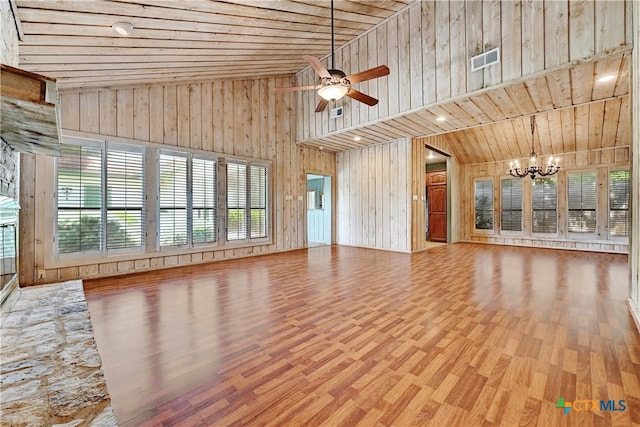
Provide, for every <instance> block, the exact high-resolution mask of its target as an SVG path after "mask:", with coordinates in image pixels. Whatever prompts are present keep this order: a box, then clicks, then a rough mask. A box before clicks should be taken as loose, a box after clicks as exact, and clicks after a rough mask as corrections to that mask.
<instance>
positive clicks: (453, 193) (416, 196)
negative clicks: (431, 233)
mask: <svg viewBox="0 0 640 427" xmlns="http://www.w3.org/2000/svg"><path fill="white" fill-rule="evenodd" d="M427 146H429V147H430V148H435V149H436V150H438V151H440V152H442V153H444V154H447V155H449V156H451V159H450V160H449V161H448V163H447V193H448V199H449V203H448V204H447V217H448V221H449V224H450V225H451V227H450V230H449V232H448V238H447V240H448V241H449V242H451V243H453V242H457V241H459V240H460V239H461V238H462V236H461V235H460V227H459V226H458V224H459V223H460V219H461V215H460V213H461V210H460V206H459V197H458V191H460V184H461V182H462V174H461V166H460V164H459V163H458V161H457V159H456V158H455V156H453V153H452V152H451V147H449V145H448V143H447V141H446V139H445V138H443V137H442V136H441V135H435V136H429V137H424V138H414V139H413V140H412V142H411V162H412V164H411V188H412V190H411V191H412V196H411V197H412V202H411V251H413V252H415V251H420V250H424V249H426V248H427V244H426V242H427V241H426V239H425V227H426V206H425V198H426V182H425V178H426V175H425V170H426V167H425V160H426V155H427V153H426V147H427Z"/></svg>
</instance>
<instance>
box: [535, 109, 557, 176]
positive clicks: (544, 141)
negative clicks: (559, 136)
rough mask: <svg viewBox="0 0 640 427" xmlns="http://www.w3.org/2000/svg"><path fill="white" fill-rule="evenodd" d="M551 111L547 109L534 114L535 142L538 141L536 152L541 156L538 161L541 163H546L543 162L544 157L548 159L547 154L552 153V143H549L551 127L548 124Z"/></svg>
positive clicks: (544, 160)
mask: <svg viewBox="0 0 640 427" xmlns="http://www.w3.org/2000/svg"><path fill="white" fill-rule="evenodd" d="M552 113H553V112H552V111H547V112H545V113H542V114H540V115H538V116H536V131H537V136H536V142H537V143H538V146H537V147H536V152H537V153H538V154H539V155H540V156H541V159H540V162H541V163H542V164H543V165H546V163H545V162H546V159H548V157H549V155H551V154H553V145H552V143H551V128H550V124H549V120H550V116H551V115H552ZM545 156H546V158H545Z"/></svg>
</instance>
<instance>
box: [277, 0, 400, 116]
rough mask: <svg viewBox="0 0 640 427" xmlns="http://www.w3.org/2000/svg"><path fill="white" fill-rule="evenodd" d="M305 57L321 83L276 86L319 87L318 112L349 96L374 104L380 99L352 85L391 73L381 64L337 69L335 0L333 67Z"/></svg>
mask: <svg viewBox="0 0 640 427" xmlns="http://www.w3.org/2000/svg"><path fill="white" fill-rule="evenodd" d="M304 59H305V60H306V61H307V62H308V63H309V65H311V68H313V70H314V71H315V72H316V74H318V76H320V84H317V85H311V86H295V87H280V88H276V91H277V92H293V91H299V90H312V89H317V90H318V95H320V97H321V98H322V99H321V100H320V102H319V103H318V105H317V106H316V113H319V112H321V111H324V109H325V108H327V105H328V104H329V101H335V100H337V99H340V98H342V97H343V96H345V95H346V96H348V97H349V98H352V99H355V100H356V101H360V102H362V103H364V104H367V105H368V106H370V107H371V106H374V105H376V104H377V103H378V100H377V99H375V98H373V97H371V96H369V95H367V94H365V93H362V92H360V91H357V90H355V89H353V88H352V87H351V85H352V84H354V83H360V82H365V81H367V80H371V79H375V78H378V77H383V76H387V75H389V67H387V66H386V65H380V66H378V67H375V68H371V69H369V70H366V71H361V72H359V73H355V74H351V75H349V76H347V75H346V73H345V72H344V71H341V70H338V69H335V38H334V28H333V0H331V69H329V70H327V69H326V68H325V67H324V65H322V63H321V62H320V60H319V59H318V58H316V57H313V56H308V55H307V56H305V57H304Z"/></svg>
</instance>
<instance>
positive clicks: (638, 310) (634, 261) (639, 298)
mask: <svg viewBox="0 0 640 427" xmlns="http://www.w3.org/2000/svg"><path fill="white" fill-rule="evenodd" d="M637 6H638V4H637V3H636V4H635V5H634V8H633V26H632V31H633V43H634V46H635V48H634V54H633V55H632V58H631V61H632V62H631V103H632V104H631V111H632V112H633V114H632V115H631V188H632V189H633V190H632V192H631V247H630V248H629V281H630V283H631V289H630V294H631V297H630V298H629V303H630V304H629V305H630V307H631V313H632V314H633V318H634V319H635V321H636V326H637V327H638V330H640V54H638V49H639V47H640V7H637Z"/></svg>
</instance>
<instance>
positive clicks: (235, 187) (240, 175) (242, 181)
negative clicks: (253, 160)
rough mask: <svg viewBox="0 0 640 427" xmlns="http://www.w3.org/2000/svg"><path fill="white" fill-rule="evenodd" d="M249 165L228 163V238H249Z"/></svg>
mask: <svg viewBox="0 0 640 427" xmlns="http://www.w3.org/2000/svg"><path fill="white" fill-rule="evenodd" d="M247 222H248V219H247V165H246V164H244V163H235V162H228V163H227V240H244V239H246V238H247Z"/></svg>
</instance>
